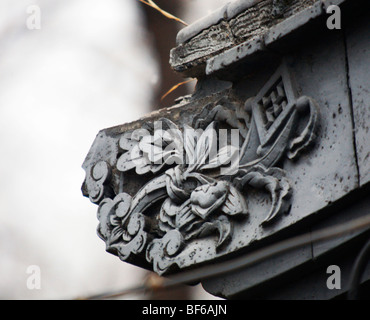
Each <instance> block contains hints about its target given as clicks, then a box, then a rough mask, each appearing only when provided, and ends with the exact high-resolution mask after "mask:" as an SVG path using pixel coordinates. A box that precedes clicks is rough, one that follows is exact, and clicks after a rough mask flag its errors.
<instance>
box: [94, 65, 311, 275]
mask: <svg viewBox="0 0 370 320" xmlns="http://www.w3.org/2000/svg"><path fill="white" fill-rule="evenodd" d="M317 123H318V108H317V105H316V103H315V101H314V100H313V99H311V98H309V97H305V96H302V97H296V93H295V90H294V88H293V86H292V81H291V79H290V77H289V74H288V73H287V71H286V69H285V68H284V67H282V68H280V69H279V70H278V71H277V72H276V73H275V74H274V75H273V76H272V77H271V79H270V80H269V81H268V82H267V83H266V85H265V86H264V87H263V88H262V89H261V90H260V92H259V93H258V94H257V95H256V96H255V97H252V98H250V99H248V100H247V101H246V102H245V104H244V105H243V104H240V103H239V102H235V101H233V100H232V99H231V98H229V97H227V96H225V97H223V98H221V99H219V100H218V101H217V102H216V103H213V104H210V105H207V106H205V107H204V109H203V110H200V112H199V114H198V115H196V116H195V117H194V119H193V125H192V126H190V125H189V124H182V125H178V124H176V123H174V122H173V121H171V120H169V119H167V118H162V119H160V120H158V121H156V122H147V123H145V125H144V126H143V127H142V128H141V129H139V130H135V131H130V132H125V133H123V134H122V136H121V138H120V140H119V147H120V150H122V153H121V155H120V156H119V157H118V160H117V163H116V169H117V170H118V171H119V172H121V173H122V174H123V175H125V174H126V173H128V172H135V174H136V175H138V176H142V177H145V179H146V183H144V184H143V185H142V186H141V188H140V190H139V191H138V192H136V194H134V195H129V194H128V193H126V192H120V193H118V194H117V195H116V196H115V197H108V198H105V199H104V200H102V201H101V202H100V204H99V209H98V219H99V221H100V224H99V227H98V234H99V236H100V237H101V238H102V239H103V240H104V241H105V242H106V246H107V250H108V251H109V252H112V253H114V254H116V255H118V256H119V257H120V258H121V259H122V260H125V261H131V260H132V259H133V257H135V256H140V257H141V259H145V261H146V262H147V263H148V264H149V265H151V267H152V268H153V270H154V271H155V272H157V273H158V274H165V273H169V272H172V271H173V270H175V269H176V268H183V267H187V266H190V265H192V264H196V263H201V262H203V261H205V260H206V258H205V256H204V254H203V253H200V251H201V250H198V249H199V248H197V246H198V247H199V246H200V247H201V246H202V243H203V242H204V243H207V248H208V249H209V250H211V251H212V252H213V253H214V254H216V255H217V254H218V253H220V252H223V251H225V250H226V248H227V246H228V244H229V243H230V242H231V241H232V239H233V236H234V228H235V225H236V224H238V223H245V222H246V221H248V218H249V217H250V216H251V215H253V212H250V211H249V209H248V197H249V194H248V188H249V190H250V189H255V190H261V191H262V192H267V193H268V194H269V195H270V209H269V210H267V211H266V212H265V214H264V216H263V217H261V220H260V221H261V223H260V225H261V227H262V228H264V227H266V226H268V225H269V224H271V223H274V221H275V220H276V219H278V218H279V217H282V214H283V213H288V212H289V208H290V200H289V199H290V198H291V196H292V194H293V193H294V190H292V184H291V183H290V181H289V179H288V177H287V174H286V172H285V171H284V169H283V167H282V165H281V163H282V161H281V160H283V159H287V160H288V161H289V160H293V159H296V158H297V157H298V155H299V154H300V153H301V152H302V151H303V150H304V149H306V147H308V146H309V145H310V144H311V143H312V142H313V141H314V139H315V130H316V127H317ZM103 180H104V179H103ZM103 180H102V181H103ZM98 181H100V180H98ZM104 181H105V180H104ZM104 181H103V182H102V183H103V184H104ZM102 183H100V185H102ZM94 198H97V199H100V196H94ZM189 257H190V260H191V261H189ZM185 260H187V262H186V263H185V262H184V261H185Z"/></svg>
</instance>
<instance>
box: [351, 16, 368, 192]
mask: <svg viewBox="0 0 370 320" xmlns="http://www.w3.org/2000/svg"><path fill="white" fill-rule="evenodd" d="M369 26H370V24H369V19H366V18H362V19H358V20H356V21H354V22H353V24H352V25H351V26H350V27H349V28H348V29H347V33H346V43H347V51H348V72H349V86H350V90H351V98H352V104H353V117H354V130H355V144H356V151H357V161H358V167H359V174H360V185H365V184H366V183H367V182H369V181H370V142H369V141H370V128H369V127H370V92H369V82H370V81H369V74H370V42H369V40H368V39H369V37H370V31H369Z"/></svg>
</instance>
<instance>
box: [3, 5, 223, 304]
mask: <svg viewBox="0 0 370 320" xmlns="http://www.w3.org/2000/svg"><path fill="white" fill-rule="evenodd" d="M155 2H156V3H157V4H158V5H159V6H160V7H161V8H163V9H164V10H166V11H168V12H170V13H172V14H174V15H175V16H177V17H179V18H181V19H182V20H184V21H186V22H187V23H192V22H194V21H195V20H197V19H198V18H201V17H202V16H204V15H207V14H209V13H210V12H212V11H213V10H215V9H217V8H218V7H220V6H221V5H223V4H225V3H226V2H229V1H226V0H157V1H155ZM38 15H39V16H38ZM38 18H39V19H38ZM182 27H183V25H181V24H180V23H178V22H175V21H173V20H169V19H167V18H165V17H164V16H162V15H161V14H160V13H158V12H157V11H155V10H154V9H152V8H150V7H148V6H146V5H144V4H143V3H141V2H139V1H138V0H104V1H103V0H63V1H61V0H59V1H58V0H38V1H37V0H33V1H27V0H17V1H14V0H1V1H0V164H1V165H0V178H1V180H0V299H73V298H78V297H86V296H89V295H94V294H99V293H101V292H106V291H112V290H119V289H125V288H129V287H132V286H137V285H141V284H142V283H143V281H144V280H145V279H146V277H147V276H148V273H147V272H145V271H143V270H142V269H140V268H137V267H134V266H132V265H129V264H127V263H123V262H121V261H120V260H119V259H118V258H117V257H115V256H113V255H110V254H108V253H106V252H105V244H104V242H103V241H101V240H100V239H99V238H98V236H97V235H96V226H97V224H98V221H97V218H96V210H97V206H95V205H94V204H92V203H90V201H89V199H87V198H84V197H83V196H82V193H81V190H80V188H81V184H82V182H83V180H84V176H85V173H84V171H83V170H82V168H81V165H82V162H83V161H84V158H85V156H86V155H87V153H88V151H89V149H90V146H91V144H92V142H93V141H94V139H95V136H96V134H97V133H98V131H99V130H101V129H104V128H107V127H112V126H115V125H119V124H123V123H126V122H130V121H133V120H136V119H137V118H139V117H141V116H143V115H144V114H146V113H148V112H150V111H152V110H154V109H158V108H161V107H167V106H170V105H171V104H172V103H173V99H175V98H177V97H178V96H180V95H184V94H187V93H190V92H191V91H192V90H193V87H194V85H195V81H193V82H192V83H190V84H188V85H184V86H181V87H180V88H179V89H178V90H176V91H175V92H173V93H171V94H170V95H168V96H167V97H166V99H165V100H163V101H160V97H161V96H162V95H163V94H164V93H166V92H167V91H168V90H169V89H170V88H171V87H172V86H174V85H176V84H177V83H179V82H181V81H184V79H182V78H181V77H179V76H178V75H176V74H174V73H173V72H172V71H171V69H170V67H169V64H168V60H169V50H170V49H171V48H172V47H174V46H175V37H176V33H177V32H178V30H180V29H181V28H182ZM30 266H37V267H38V268H39V271H40V283H39V284H40V286H41V287H40V288H39V289H38V288H34V289H32V286H31V288H30V286H28V287H27V283H29V280H30V277H31V276H32V275H34V274H33V273H32V272H33V271H32V270H35V269H32V267H30ZM172 297H176V298H184V299H214V297H213V296H211V295H209V294H207V293H206V292H205V291H204V290H203V289H202V288H201V286H199V285H198V286H195V287H191V288H190V289H183V290H180V292H178V293H177V295H172ZM125 298H129V299H145V298H153V296H143V295H142V296H129V297H127V296H126V297H125ZM159 298H169V296H168V295H167V296H166V295H165V296H159Z"/></svg>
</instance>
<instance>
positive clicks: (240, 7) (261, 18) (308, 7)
mask: <svg viewBox="0 0 370 320" xmlns="http://www.w3.org/2000/svg"><path fill="white" fill-rule="evenodd" d="M322 1H323V0H317V1H315V0H292V1H290V2H289V3H287V2H286V1H285V0H260V1H236V2H232V3H229V4H227V5H226V6H225V7H223V8H220V9H219V10H218V11H216V12H214V13H213V14H211V15H209V16H208V17H205V18H204V19H201V20H200V21H198V22H196V23H194V24H193V25H191V26H188V27H186V28H184V29H183V30H182V31H180V32H179V36H178V39H177V42H178V47H176V48H174V49H173V50H171V54H170V64H171V66H172V68H173V69H174V70H175V71H177V72H181V73H184V75H187V76H194V77H195V76H200V75H202V74H204V73H205V71H204V69H205V63H206V62H207V60H208V59H210V58H212V57H214V56H215V55H217V54H219V53H222V52H223V51H225V50H228V49H230V48H232V47H234V46H237V45H238V44H240V43H242V42H243V41H248V40H250V39H251V38H253V37H256V36H260V37H262V38H264V37H265V35H266V36H267V43H268V44H269V45H272V43H273V42H274V41H275V40H278V39H280V38H281V37H283V36H285V35H287V34H289V33H292V32H294V31H295V30H297V29H299V28H301V27H302V26H303V25H305V24H306V23H307V22H308V21H309V20H311V19H314V18H316V17H318V16H320V15H321V14H323V10H322V6H324V3H323V2H322ZM222 17H223V18H222ZM289 17H293V18H294V19H293V20H291V21H289V22H285V21H287V19H288V18H289ZM280 23H283V24H282V25H279V24H280ZM274 26H277V28H276V29H271V28H273V27H274ZM215 30H217V32H219V33H223V34H218V36H217V38H215V37H214V36H213V35H214V31H215ZM210 38H215V39H214V40H213V41H209V40H207V39H210ZM194 40H196V41H194ZM198 42H200V43H202V45H201V48H197V45H196V43H198ZM222 42H224V44H222ZM194 45H195V48H194ZM213 70H215V69H214V68H213ZM215 71H216V70H215ZM208 74H209V73H208Z"/></svg>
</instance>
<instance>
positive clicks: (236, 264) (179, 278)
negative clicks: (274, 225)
mask: <svg viewBox="0 0 370 320" xmlns="http://www.w3.org/2000/svg"><path fill="white" fill-rule="evenodd" d="M367 228H370V215H369V216H367V217H362V218H358V219H355V220H353V221H351V222H347V223H343V224H341V225H337V226H334V227H328V228H325V229H322V230H319V231H314V232H311V233H306V234H303V235H300V236H296V237H293V238H290V239H286V240H283V241H280V242H278V243H276V244H273V245H270V246H268V247H266V248H263V249H260V250H257V251H255V252H252V253H250V254H247V255H246V256H243V257H240V258H236V259H234V260H230V261H226V262H222V263H218V264H216V265H211V266H210V265H208V266H204V267H200V268H198V269H195V270H192V271H187V272H182V273H179V274H177V275H174V276H171V277H169V278H166V279H163V282H162V284H161V286H160V287H158V288H156V290H159V289H160V290H163V289H170V288H174V287H177V286H179V285H183V284H187V283H192V282H196V281H199V280H204V279H209V278H213V277H216V276H221V275H223V274H225V273H229V272H233V271H237V270H239V269H242V268H246V267H249V266H251V265H253V264H256V263H259V262H261V261H263V260H265V259H267V258H270V257H272V256H274V255H277V254H280V253H284V252H286V251H289V250H292V249H295V248H299V247H301V246H304V245H307V244H310V243H311V242H317V241H322V240H328V239H331V238H335V237H338V236H341V235H344V234H347V233H351V232H355V231H360V230H363V231H364V230H365V229H367ZM145 290H153V288H151V287H150V286H148V285H145V284H144V285H142V286H138V287H134V288H131V289H127V290H121V291H116V292H110V293H103V294H100V295H96V296H92V297H88V298H85V299H86V300H91V299H109V298H116V297H120V296H124V295H128V294H138V293H143V292H144V291H145Z"/></svg>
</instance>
